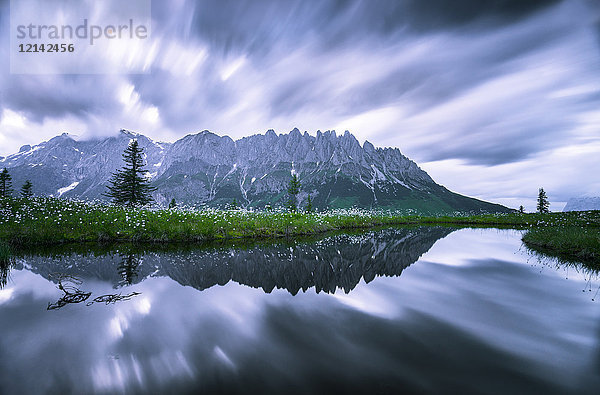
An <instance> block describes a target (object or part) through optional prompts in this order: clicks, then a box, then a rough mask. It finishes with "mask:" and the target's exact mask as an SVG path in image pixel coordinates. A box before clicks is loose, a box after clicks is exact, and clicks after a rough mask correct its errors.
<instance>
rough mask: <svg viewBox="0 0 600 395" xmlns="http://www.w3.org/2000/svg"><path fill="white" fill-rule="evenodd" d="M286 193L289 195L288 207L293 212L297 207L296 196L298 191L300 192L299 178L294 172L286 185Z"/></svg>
mask: <svg viewBox="0 0 600 395" xmlns="http://www.w3.org/2000/svg"><path fill="white" fill-rule="evenodd" d="M287 192H288V195H289V199H290V200H289V208H290V211H293V212H295V211H296V209H297V207H298V203H297V196H298V193H300V180H298V176H297V175H296V173H294V174H292V179H291V180H290V183H289V185H288V190H287Z"/></svg>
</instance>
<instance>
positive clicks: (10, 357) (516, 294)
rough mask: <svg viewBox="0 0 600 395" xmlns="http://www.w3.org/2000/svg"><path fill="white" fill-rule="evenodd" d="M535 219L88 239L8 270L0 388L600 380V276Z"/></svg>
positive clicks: (557, 389)
mask: <svg viewBox="0 0 600 395" xmlns="http://www.w3.org/2000/svg"><path fill="white" fill-rule="evenodd" d="M520 239H521V232H520V231H515V230H498V229H458V230H457V229H453V228H445V227H407V228H387V229H381V230H374V231H368V232H364V233H357V234H335V235H324V236H322V237H320V238H319V239H305V240H297V241H285V240H280V241H277V242H274V243H270V244H269V243H266V242H264V243H255V244H239V245H233V244H228V245H209V246H204V247H202V248H197V247H196V248H194V247H192V246H176V247H173V248H162V249H154V250H144V249H143V248H141V247H139V246H137V247H136V246H131V245H123V246H110V247H106V248H105V247H98V246H83V247H81V246H80V247H76V248H75V247H72V248H68V249H49V250H40V251H36V253H35V254H31V253H29V254H24V255H22V256H19V257H18V258H17V259H16V261H15V262H14V265H13V267H12V268H10V269H8V270H6V269H5V270H4V271H3V273H2V275H1V276H0V286H1V287H2V289H0V393H2V394H29V393H32V394H37V393H44V392H50V393H61V394H64V393H115V392H117V393H119V392H126V393H144V392H148V393H167V392H168V393H198V392H205V393H286V394H304V393H333V392H338V393H339V392H341V393H365V394H375V393H398V392H409V393H411V392H415V393H581V394H587V393H589V394H596V393H598V392H600V386H599V385H600V304H599V303H600V301H599V299H600V293H599V292H598V290H599V287H600V280H599V279H598V275H597V274H595V273H592V272H590V271H589V270H586V269H583V268H581V267H580V266H577V265H564V264H558V263H555V262H554V261H552V260H549V259H546V258H543V257H540V256H537V255H535V254H532V253H530V252H528V251H527V250H526V249H525V248H524V247H523V246H522V245H521V241H520Z"/></svg>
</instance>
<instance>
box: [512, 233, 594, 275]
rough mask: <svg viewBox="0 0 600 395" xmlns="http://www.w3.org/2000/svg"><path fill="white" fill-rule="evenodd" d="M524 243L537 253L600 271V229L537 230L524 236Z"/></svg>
mask: <svg viewBox="0 0 600 395" xmlns="http://www.w3.org/2000/svg"><path fill="white" fill-rule="evenodd" d="M523 242H524V243H525V245H526V246H527V247H528V248H530V249H532V250H534V251H536V252H540V253H543V254H546V255H551V256H554V257H556V258H559V259H561V260H567V261H572V260H575V261H579V262H583V263H587V264H591V265H593V266H595V267H596V268H599V269H600V228H581V227H565V228H535V229H531V230H529V231H528V232H527V233H525V235H523Z"/></svg>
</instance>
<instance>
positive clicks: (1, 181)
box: [0, 167, 13, 198]
mask: <svg viewBox="0 0 600 395" xmlns="http://www.w3.org/2000/svg"><path fill="white" fill-rule="evenodd" d="M12 192H13V190H12V177H11V176H10V174H9V173H8V170H7V169H6V167H5V168H4V169H3V170H2V171H0V198H3V197H10V196H11V195H12Z"/></svg>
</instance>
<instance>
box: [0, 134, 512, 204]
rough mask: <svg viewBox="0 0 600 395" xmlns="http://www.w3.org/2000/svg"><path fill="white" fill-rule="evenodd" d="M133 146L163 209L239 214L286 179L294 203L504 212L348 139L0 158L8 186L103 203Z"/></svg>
mask: <svg viewBox="0 0 600 395" xmlns="http://www.w3.org/2000/svg"><path fill="white" fill-rule="evenodd" d="M132 139H137V140H138V143H139V145H140V146H141V147H142V148H143V149H144V155H145V159H146V162H147V166H146V167H145V168H146V170H147V171H148V173H147V175H148V177H149V178H150V179H151V180H152V183H153V184H154V185H155V186H156V187H158V190H157V192H156V193H155V194H154V197H155V199H156V201H157V203H158V204H161V205H164V204H166V203H168V201H170V200H171V199H172V198H175V199H176V201H178V202H180V203H186V204H189V205H193V206H203V205H209V206H224V205H225V204H227V203H229V202H231V201H232V199H234V198H235V199H236V200H237V201H239V202H241V203H242V205H244V206H249V207H264V206H265V205H278V204H279V205H281V204H284V201H285V191H286V188H287V183H288V182H289V178H290V177H291V175H292V174H293V173H296V174H297V175H298V176H299V178H300V180H301V183H302V191H301V193H300V194H299V200H300V204H303V202H304V201H305V200H306V198H307V197H308V195H309V194H310V195H311V198H312V200H313V205H314V206H315V207H319V208H325V207H332V208H338V207H362V208H376V207H377V208H390V209H403V210H409V209H412V210H415V211H416V212H419V213H423V214H433V213H450V212H453V211H475V212H497V211H504V212H506V211H510V210H509V209H508V208H506V207H503V206H500V205H496V204H493V203H488V202H484V201H481V200H477V199H473V198H469V197H465V196H462V195H459V194H457V193H454V192H451V191H449V190H447V189H446V188H444V187H443V186H441V185H438V184H436V183H435V181H434V180H433V179H432V178H431V177H430V176H429V175H428V174H427V173H426V172H425V171H423V170H422V169H421V168H420V167H419V166H418V165H417V164H416V163H415V162H414V161H412V160H410V159H409V158H407V157H406V156H404V155H403V154H402V153H401V151H400V150H399V149H398V148H391V147H386V148H380V147H375V146H374V145H373V144H372V143H370V142H369V141H365V142H364V143H363V145H362V146H361V145H360V143H359V142H358V140H357V139H356V138H355V137H354V135H352V134H351V133H350V132H348V131H346V132H345V133H343V134H339V135H338V134H337V133H336V132H335V131H330V130H328V131H325V132H321V131H320V130H319V131H317V133H316V135H315V136H313V135H310V134H308V133H307V132H304V133H301V132H300V131H299V130H298V129H297V128H294V129H293V130H292V131H290V132H289V133H287V134H276V133H275V131H274V130H272V129H269V130H268V131H267V132H266V133H265V134H255V135H252V136H247V137H242V138H240V139H238V140H233V139H232V138H231V137H229V136H219V135H217V134H215V133H212V132H210V131H208V130H204V131H202V132H199V133H195V134H188V135H186V136H184V137H182V138H181V139H179V140H177V141H175V142H173V143H166V142H155V141H153V140H151V139H150V138H148V137H146V136H144V135H143V134H140V133H134V132H131V131H127V130H124V129H123V130H121V131H120V132H119V133H118V134H117V135H116V136H111V137H106V138H99V139H95V140H75V139H74V138H72V137H71V136H70V135H68V134H66V133H63V134H62V135H59V136H56V137H54V138H52V139H50V140H48V141H45V142H42V143H40V144H38V145H35V146H33V147H32V146H28V145H26V146H23V147H21V149H20V150H19V152H18V153H16V154H12V155H9V156H7V157H5V158H0V167H7V168H8V169H9V171H10V172H11V175H12V176H13V180H14V183H13V185H15V186H17V185H21V184H22V182H24V181H25V179H31V180H32V182H33V184H34V192H35V193H36V194H47V195H53V196H61V197H73V198H75V197H77V198H84V199H102V195H101V194H102V192H104V191H105V190H106V184H107V182H108V179H109V178H110V175H111V173H112V172H114V171H116V170H117V169H118V168H120V167H121V166H122V165H123V162H122V158H121V154H122V152H123V150H124V149H125V147H126V146H127V144H129V142H130V141H131V140H132Z"/></svg>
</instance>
